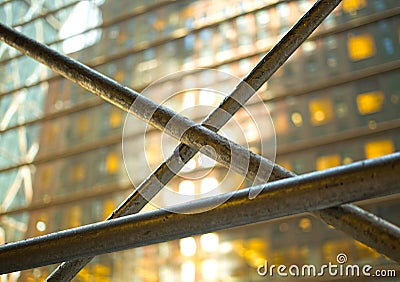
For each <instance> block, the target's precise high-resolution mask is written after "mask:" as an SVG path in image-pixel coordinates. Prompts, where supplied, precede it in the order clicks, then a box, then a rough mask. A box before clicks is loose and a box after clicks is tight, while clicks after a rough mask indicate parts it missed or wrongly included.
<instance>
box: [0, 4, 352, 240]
mask: <svg viewBox="0 0 400 282" xmlns="http://www.w3.org/2000/svg"><path fill="white" fill-rule="evenodd" d="M321 2H327V3H328V2H330V1H321ZM0 31H1V32H2V37H3V40H5V41H6V42H8V43H9V44H11V45H13V46H14V47H17V49H19V50H20V51H22V52H24V50H25V49H27V51H25V52H24V53H25V54H28V55H30V56H32V57H34V58H35V59H37V60H38V61H40V62H42V63H45V64H47V65H49V66H50V67H51V68H52V69H53V70H55V71H57V72H59V73H61V74H63V75H64V76H66V77H67V78H69V79H71V80H73V81H75V82H77V83H78V84H80V85H81V86H83V87H84V88H86V89H88V90H90V91H92V92H93V93H95V94H97V95H99V96H100V97H102V98H103V99H106V100H107V101H109V102H111V103H113V104H115V105H117V106H119V107H120V108H122V109H124V110H126V111H127V110H128V105H129V101H130V102H133V101H139V103H138V104H139V106H138V107H137V109H135V110H137V111H133V112H132V111H131V113H132V114H134V115H135V116H137V117H139V118H142V119H143V120H145V121H147V122H149V123H150V124H152V125H154V126H156V127H157V128H159V129H162V128H163V126H165V125H166V123H167V122H168V121H169V120H170V119H171V118H172V117H173V113H172V112H170V111H169V110H168V109H165V108H163V107H160V106H157V105H155V104H154V103H152V102H151V101H150V100H148V99H145V98H143V97H141V96H140V95H139V94H137V93H136V92H134V91H132V90H130V89H127V88H125V87H123V86H121V85H119V84H118V83H116V82H115V81H113V80H111V79H109V78H106V77H104V76H102V75H101V74H99V73H97V72H93V71H92V70H90V69H89V68H87V67H85V66H83V65H82V64H79V63H77V62H75V61H73V60H71V59H69V58H68V57H65V56H63V55H61V54H59V53H57V52H54V51H52V50H51V49H49V48H47V47H46V46H44V45H42V44H39V43H37V42H35V41H32V40H29V38H26V37H24V36H23V35H21V34H18V33H13V30H11V29H9V28H7V27H5V26H0ZM4 34H5V36H6V37H7V38H4V36H3V35H4ZM10 37H11V40H10ZM27 40H28V41H27ZM17 43H19V44H17ZM29 47H31V48H29ZM32 47H33V48H32ZM146 107H150V110H152V109H153V108H154V109H157V110H156V115H155V116H152V117H149V116H146V111H144V112H143V111H142V112H141V111H140V110H141V109H146ZM128 111H129V110H128ZM147 113H148V112H147ZM177 121H178V123H177V124H175V125H176V127H175V128H176V129H177V130H178V131H177V132H175V131H174V130H170V131H166V132H167V133H168V134H171V135H172V136H174V137H175V138H177V137H179V136H180V135H181V134H183V132H179V129H182V128H188V125H189V128H190V130H187V132H185V134H183V136H182V138H181V141H182V142H183V143H185V144H189V145H191V146H193V147H194V148H196V149H198V150H200V151H201V152H204V153H206V154H207V155H208V156H211V157H213V155H212V153H211V152H209V151H203V150H201V148H202V146H204V145H210V146H211V147H213V148H214V150H216V151H218V152H220V153H222V154H223V155H222V156H221V155H219V156H217V161H219V162H221V163H222V164H224V165H229V160H230V157H231V155H230V150H229V149H230V148H232V147H234V149H240V150H239V151H237V152H235V153H237V154H246V153H247V154H248V153H249V152H247V151H246V150H243V148H241V147H240V146H239V147H238V146H237V145H236V144H233V143H232V142H229V141H228V140H226V139H222V143H215V141H216V140H217V141H221V139H218V138H220V137H219V136H218V135H216V134H215V133H213V132H211V131H209V130H207V129H204V128H203V127H201V126H198V125H196V124H193V123H192V122H190V121H188V120H187V119H180V118H179V119H177ZM182 125H183V126H182ZM180 126H182V127H180ZM190 126H193V127H190ZM198 136H201V139H199V138H198ZM203 138H205V140H204V139H203ZM224 142H228V143H224ZM210 143H211V144H210ZM229 145H230V146H229ZM219 148H221V149H223V150H219ZM250 159H251V164H252V165H251V166H250V168H251V169H250V170H249V171H247V170H246V171H243V168H241V167H239V168H238V167H234V168H235V170H236V171H238V172H239V173H241V174H246V172H248V173H247V174H246V177H248V178H250V179H254V178H256V177H258V181H260V180H262V179H263V177H262V176H259V175H257V170H258V168H259V167H260V166H262V165H266V167H270V166H271V165H273V164H271V162H268V161H265V160H263V159H262V158H261V157H259V156H257V155H255V154H253V153H251V152H250ZM254 168H256V169H254ZM274 172H275V175H274V176H275V177H277V178H279V177H284V176H285V175H286V176H293V174H292V173H290V172H287V171H286V172H285V171H284V170H282V169H280V168H279V167H278V166H275V167H274ZM279 173H283V174H281V175H278V176H277V175H276V174H279ZM352 235H354V236H356V235H357V234H352Z"/></svg>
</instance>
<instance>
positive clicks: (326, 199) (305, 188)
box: [0, 153, 400, 274]
mask: <svg viewBox="0 0 400 282" xmlns="http://www.w3.org/2000/svg"><path fill="white" fill-rule="evenodd" d="M399 172H400V153H396V154H392V155H389V156H385V157H381V158H377V159H371V160H366V161H361V162H357V163H353V164H350V165H346V166H341V167H337V168H333V169H328V170H325V171H317V172H312V173H309V174H305V175H301V176H299V177H296V178H291V179H283V180H279V181H275V182H270V183H267V184H263V185H261V186H260V187H261V188H262V191H261V193H260V194H259V195H258V197H256V198H255V199H253V200H250V199H249V198H248V193H249V189H243V190H239V191H236V192H233V193H230V196H231V198H230V199H229V200H228V201H226V202H225V203H224V204H222V205H219V206H218V207H216V208H215V209H211V210H208V211H206V212H202V213H195V214H183V213H172V212H168V211H165V210H156V211H152V212H146V213H140V214H135V215H130V216H126V217H122V218H118V219H114V220H111V221H108V222H100V223H95V224H90V225H86V226H82V227H78V228H74V229H70V230H64V231H61V232H57V233H52V234H48V235H44V236H40V237H36V238H31V239H27V240H24V241H20V242H15V243H9V244H6V245H3V246H0V274H2V273H7V272H11V271H18V270H23V269H28V268H33V267H39V266H44V265H48V264H53V263H57V262H60V261H63V260H67V259H75V258H78V257H81V256H93V255H99V254H103V253H108V252H114V251H119V250H123V249H128V248H134V247H140V246H145V245H150V244H155V243H160V242H165V241H169V240H173V239H179V238H183V237H187V236H193V235H196V234H204V233H207V232H213V231H216V230H221V229H226V228H230V227H235V226H240V225H245V224H249V223H255V222H259V221H265V220H269V219H273V218H277V217H282V216H287V215H293V214H296V213H303V212H309V211H316V210H318V209H326V208H330V209H331V208H334V206H336V205H341V204H345V203H349V202H353V201H359V200H365V199H370V198H374V197H380V196H384V195H390V194H394V193H399V192H400V185H399V183H398V175H399ZM366 179H368V181H365V180H366ZM298 199H302V200H301V201H299V200H298ZM218 200H219V199H218V196H217V197H210V198H206V199H202V200H198V201H195V202H193V203H189V204H184V205H180V206H179V208H180V210H181V211H183V212H188V211H195V210H197V209H199V210H204V209H206V208H207V207H209V206H213V205H214V203H215V202H217V201H218ZM330 209H329V210H330ZM334 209H336V208H334ZM360 212H362V213H363V215H364V217H369V216H372V215H371V214H369V213H367V212H364V211H360ZM385 230H387V231H388V236H387V237H386V238H387V239H388V240H389V241H390V244H391V245H390V247H391V248H393V259H394V260H396V261H398V262H400V229H399V228H398V227H397V226H393V225H390V224H387V225H386V226H385ZM381 243H382V244H387V242H381ZM21 258H24V259H21Z"/></svg>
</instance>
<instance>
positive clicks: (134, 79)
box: [0, 0, 400, 282]
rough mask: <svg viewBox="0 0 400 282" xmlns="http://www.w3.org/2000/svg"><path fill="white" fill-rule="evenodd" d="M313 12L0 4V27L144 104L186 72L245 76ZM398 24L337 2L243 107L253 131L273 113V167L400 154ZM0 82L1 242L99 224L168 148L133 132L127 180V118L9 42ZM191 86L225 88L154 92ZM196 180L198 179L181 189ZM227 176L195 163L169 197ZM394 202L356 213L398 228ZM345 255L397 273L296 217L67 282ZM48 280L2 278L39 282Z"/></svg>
mask: <svg viewBox="0 0 400 282" xmlns="http://www.w3.org/2000/svg"><path fill="white" fill-rule="evenodd" d="M313 3H314V1H311V0H301V1H278V0H251V1H243V0H234V1H226V0H224V1H211V0H202V1H194V0H190V1H189V0H181V1H170V0H168V1H164V0H161V1H153V0H147V1H142V0H140V1H128V0H119V1H116V0H115V1H113V0H93V1H73V0H54V1H50V0H41V1H22V0H8V1H6V0H3V1H2V2H0V20H1V22H2V23H5V24H7V25H9V26H13V27H15V28H16V29H17V30H19V31H21V32H22V33H24V34H26V35H28V36H30V37H32V38H35V39H37V40H38V41H40V42H44V43H46V44H47V45H49V46H50V47H52V48H54V49H56V50H58V51H60V52H63V53H66V54H68V56H70V57H72V58H75V59H77V60H79V61H81V62H83V63H85V64H87V65H89V66H90V67H93V68H94V69H96V70H98V71H100V72H101V73H103V74H105V75H107V76H109V77H111V78H113V79H115V80H116V81H118V82H120V83H122V84H124V85H127V86H129V87H130V88H132V89H134V90H137V91H142V90H143V89H145V88H146V87H147V86H148V85H149V84H150V83H152V82H153V81H155V80H157V79H159V78H162V77H164V76H166V75H168V74H172V73H174V72H177V71H180V70H189V69H193V68H209V69H216V70H221V71H224V72H226V73H230V74H232V75H234V76H237V77H240V78H242V77H244V76H245V75H246V74H247V73H248V72H249V71H250V70H251V69H252V68H253V67H254V66H255V64H256V63H257V62H258V61H259V60H260V59H261V58H262V57H263V56H264V55H265V53H266V52H267V51H268V50H269V49H270V48H271V47H272V46H273V45H274V44H275V43H276V42H277V41H278V40H279V38H280V37H282V36H283V35H284V34H285V32H286V31H287V30H288V29H289V28H290V27H291V26H292V25H293V24H294V23H295V22H296V21H297V20H298V19H299V18H300V17H301V16H302V15H303V14H304V13H305V12H306V11H307V10H308V9H309V8H310V7H311V6H312V4H313ZM399 15H400V6H399V3H398V2H397V1H396V0H344V1H343V2H342V4H341V5H340V6H339V7H338V8H337V9H335V11H334V12H333V13H332V14H331V15H330V16H328V18H327V19H326V20H325V21H324V22H323V24H322V25H321V26H320V27H319V28H318V29H317V30H316V31H315V32H314V33H313V34H312V35H311V37H310V38H309V40H307V41H306V42H305V43H304V44H303V45H302V46H301V47H300V48H299V49H298V50H297V51H296V52H295V53H294V54H293V55H292V56H291V57H290V59H289V60H288V61H287V62H286V63H285V64H284V65H283V66H282V67H281V68H280V69H279V70H278V71H277V73H276V74H274V75H273V77H272V78H271V79H270V80H269V81H268V82H267V83H266V84H265V85H264V86H263V87H262V88H261V89H260V90H259V91H258V94H259V96H260V97H261V98H262V102H259V101H258V102H256V101H254V102H252V101H250V105H249V106H248V108H249V109H251V110H252V113H253V114H254V113H255V115H257V113H258V112H259V115H260V118H262V112H261V108H262V107H263V106H264V105H266V106H267V107H268V109H269V111H270V114H271V118H272V120H273V122H274V127H275V131H276V141H277V156H276V161H277V163H278V164H281V165H282V166H284V167H286V168H288V169H290V170H292V171H294V172H296V173H299V174H301V173H306V172H310V171H314V170H323V169H326V168H330V167H335V166H339V165H342V164H348V163H351V162H354V161H358V160H362V159H367V158H374V157H379V156H382V155H386V154H390V153H393V152H395V151H399V150H400V88H399V78H400V17H399ZM0 77H1V83H0V150H1V151H0V181H1V182H0V183H1V184H2V189H0V203H1V206H0V243H4V242H12V241H16V240H21V239H24V238H28V237H33V236H38V235H43V234H46V233H50V232H54V231H58V230H63V229H67V228H72V227H77V226H80V225H84V224H88V223H93V222H97V221H101V220H104V219H105V218H106V217H107V216H108V215H109V214H110V213H111V212H112V211H113V209H115V208H116V207H117V206H118V204H119V203H120V202H122V201H123V199H124V198H125V197H126V196H127V195H128V194H129V193H130V192H131V191H132V189H133V188H134V186H137V185H139V184H140V183H141V181H143V180H144V179H145V178H146V177H147V175H148V169H146V168H144V167H143V162H148V163H149V165H150V167H151V168H153V169H154V168H155V167H156V166H157V165H158V164H160V163H161V162H162V160H163V148H162V146H161V144H160V140H161V139H162V134H161V133H160V132H158V131H156V130H153V129H148V130H146V127H145V124H144V123H143V122H139V121H138V123H137V125H136V124H135V130H134V132H133V133H132V134H131V135H130V136H129V139H130V140H131V142H134V143H135V142H136V143H137V150H138V151H137V152H136V153H133V154H132V156H129V157H128V156H124V157H125V158H126V161H130V162H132V163H133V165H135V171H136V173H135V175H134V176H132V175H130V178H129V177H128V175H127V173H126V172H125V167H124V159H123V156H122V149H121V139H122V130H123V126H124V121H125V117H126V114H125V113H124V112H122V111H120V110H119V109H117V108H115V107H113V106H111V105H109V104H108V103H106V102H104V101H102V100H101V99H100V98H98V97H96V96H94V95H93V94H91V93H88V92H87V91H85V90H83V89H82V88H80V87H79V86H78V85H76V84H74V83H72V82H70V81H68V80H66V79H64V78H62V77H60V76H58V75H56V74H55V73H53V72H51V71H50V70H49V69H47V68H46V67H44V66H42V65H40V64H39V63H37V62H35V61H33V60H32V59H30V58H28V57H26V56H22V55H20V54H19V53H18V52H17V51H16V50H15V49H13V48H11V47H8V46H7V45H5V44H3V43H1V44H0ZM185 81H189V82H190V81H192V82H193V81H195V82H196V83H197V84H199V85H203V84H206V85H213V84H215V85H217V84H219V83H223V81H221V80H220V79H219V78H218V77H204V76H202V75H201V73H199V74H198V75H197V74H196V73H192V74H191V75H188V76H186V77H184V79H182V80H181V81H172V80H171V81H165V82H164V83H160V84H159V85H158V89H159V93H173V92H174V89H175V88H177V87H178V86H179V85H180V84H181V83H183V84H184V83H185ZM149 98H151V99H153V100H157V101H158V102H159V100H162V98H163V96H162V95H160V96H154V97H149ZM200 100H201V97H199V96H197V95H192V94H191V93H186V94H185V93H184V94H182V95H179V97H177V98H176V99H174V100H173V102H171V103H170V104H168V106H170V107H171V108H173V109H174V110H176V111H182V110H184V109H185V108H189V107H194V106H196V105H197V104H199V103H200ZM206 100H207V101H208V102H207V103H209V106H216V105H217V104H218V101H211V102H210V100H209V99H208V98H206ZM197 118H200V116H199V117H197ZM235 121H236V122H237V123H238V124H240V125H241V128H242V131H243V134H245V135H246V136H247V137H248V138H247V141H248V143H249V144H248V145H249V147H250V148H251V150H253V151H254V152H260V148H261V146H262V145H265V144H269V142H271V140H270V139H271V138H273V137H272V136H270V135H269V134H261V137H255V138H252V136H258V135H256V134H255V132H254V131H255V130H256V129H255V127H254V126H251V123H250V122H249V120H248V119H247V118H246V115H244V114H241V113H238V115H237V116H236V117H235ZM247 124H249V125H248V126H246V125H247ZM228 130H229V129H228ZM232 131H234V130H232ZM261 131H262V129H261ZM145 133H146V142H144V141H143V135H144V134H145ZM238 142H239V141H238ZM143 143H144V144H143ZM165 154H166V155H167V156H168V154H169V152H168V151H167V152H164V155H165ZM205 170H207V171H208V174H207V175H206V176H204V177H197V178H196V177H194V178H193V179H195V180H191V181H188V180H187V178H185V176H187V177H191V176H195V175H196V174H198V173H201V171H205ZM226 173H227V171H226V169H224V168H223V167H220V166H219V165H215V166H213V164H209V163H207V162H204V161H203V162H202V161H201V157H199V156H197V157H196V158H194V161H193V162H192V163H191V168H190V169H188V170H186V171H184V172H183V173H182V174H181V175H180V176H178V177H176V178H174V179H173V180H172V181H171V182H170V183H169V184H168V187H169V188H170V189H173V190H175V191H180V190H181V189H182V190H183V189H190V191H200V192H201V191H204V189H207V188H209V187H210V186H218V185H222V184H221V183H222V179H223V177H224V176H225V175H226ZM237 183H239V184H237ZM132 184H133V185H132ZM232 184H233V185H239V186H240V187H246V186H248V185H250V183H248V182H246V181H243V179H242V178H241V177H240V176H236V175H234V176H232V178H231V182H230V183H225V184H224V185H232ZM399 204H400V198H399V197H397V196H393V197H388V198H384V199H376V200H369V201H366V202H363V203H362V207H364V208H365V209H367V210H369V211H372V212H374V213H375V214H377V215H379V216H382V217H383V218H385V219H387V220H389V221H391V222H393V223H395V224H396V225H400V213H399V209H398V207H399ZM154 208H156V207H154V206H151V205H148V206H147V207H146V208H145V210H151V209H154ZM82 247H83V248H84V246H82ZM339 253H346V254H347V255H348V257H349V261H350V262H351V263H354V264H366V263H368V264H371V265H373V266H374V267H376V268H381V269H388V268H393V267H395V266H396V265H395V264H394V263H393V262H392V261H390V260H388V259H387V258H385V257H384V256H382V255H380V254H378V253H376V252H375V251H374V250H372V249H370V248H368V247H367V246H365V245H363V244H361V243H358V242H357V241H354V240H353V239H351V238H350V237H349V236H347V235H345V234H343V233H341V232H339V231H336V230H334V229H332V228H331V227H330V226H327V225H326V224H325V223H323V222H322V221H320V220H319V219H317V218H314V217H313V216H312V215H309V214H302V215H298V216H292V217H287V218H283V219H279V220H274V221H271V222H266V223H260V224H254V225H249V226H246V227H240V228H235V229H230V230H224V231H220V232H215V233H210V234H204V235H202V236H194V237H189V238H184V239H181V240H176V241H171V242H166V243H162V244H157V245H151V246H147V247H142V248H137V249H132V250H127V251H123V252H117V253H112V254H108V255H102V256H98V257H96V258H95V259H94V260H93V261H92V262H91V263H90V264H89V265H88V266H87V267H85V268H84V269H83V270H82V271H81V272H80V273H79V275H78V276H77V277H76V280H75V281H135V282H136V281H138V282H140V281H143V282H150V281H154V282H156V281H160V282H162V281H184V282H186V281H189V282H190V281H264V280H266V277H262V276H260V275H258V273H257V267H258V266H260V265H262V264H263V263H264V262H265V260H268V261H269V262H271V263H274V264H276V265H278V264H285V265H291V264H297V265H304V264H315V265H317V266H318V265H322V264H326V263H328V262H336V256H337V255H338V254H339ZM396 267H397V266H396ZM54 268H55V266H48V267H42V268H37V269H32V270H28V271H23V272H19V273H13V274H9V275H5V276H3V277H2V279H5V281H42V280H43V279H44V278H45V277H46V276H47V275H48V274H49V273H50V272H51V271H52V270H53V269H54ZM268 279H269V280H271V281H275V280H281V281H284V280H285V279H283V278H282V277H281V278H279V277H268ZM296 279H297V278H296ZM315 279H317V278H315ZM318 279H319V280H323V281H333V280H334V278H332V277H319V278H318ZM359 279H360V280H361V279H365V281H373V280H368V279H367V278H365V277H364V278H359ZM2 281H3V280H2ZM296 281H300V279H297V280H296ZM341 281H342V280H341ZM343 281H345V280H343ZM346 281H347V280H346ZM348 281H352V280H351V279H350V280H348ZM379 281H395V280H393V279H392V280H390V279H386V280H385V279H382V280H379Z"/></svg>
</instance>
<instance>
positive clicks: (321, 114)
mask: <svg viewBox="0 0 400 282" xmlns="http://www.w3.org/2000/svg"><path fill="white" fill-rule="evenodd" d="M309 108H310V113H311V123H312V124H313V125H321V124H325V123H327V122H329V121H331V120H332V119H333V105H332V100H331V99H329V98H323V99H316V100H312V101H310V104H309Z"/></svg>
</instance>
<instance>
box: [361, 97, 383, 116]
mask: <svg viewBox="0 0 400 282" xmlns="http://www.w3.org/2000/svg"><path fill="white" fill-rule="evenodd" d="M384 99H385V96H384V95H383V93H382V92H381V91H375V92H368V93H363V94H360V95H358V96H357V107H358V111H359V112H360V114H362V115H366V114H372V113H376V112H379V111H380V110H381V109H382V106H383V100H384Z"/></svg>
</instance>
